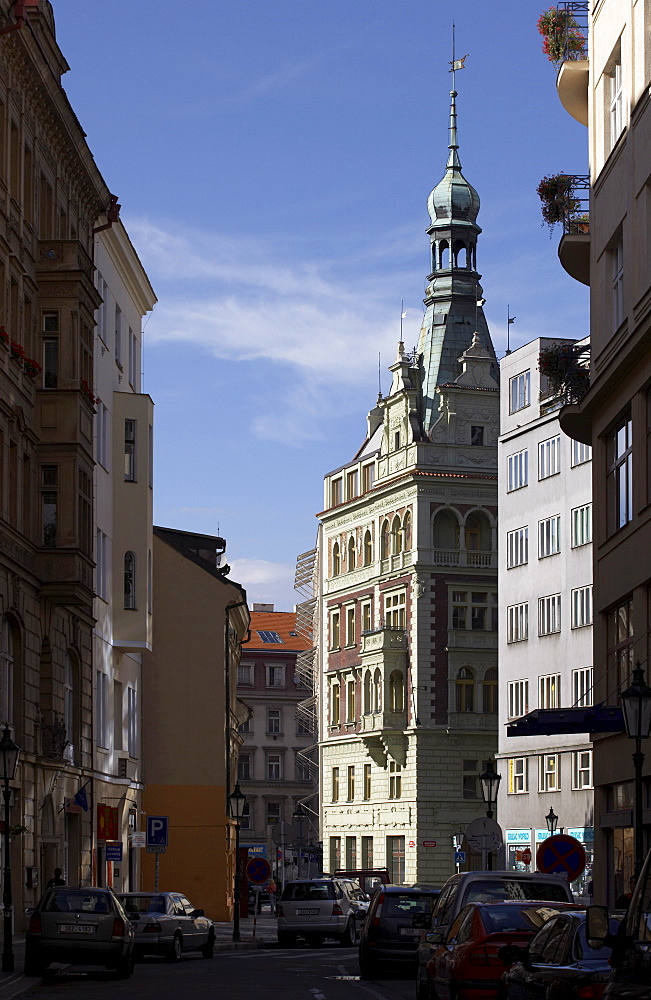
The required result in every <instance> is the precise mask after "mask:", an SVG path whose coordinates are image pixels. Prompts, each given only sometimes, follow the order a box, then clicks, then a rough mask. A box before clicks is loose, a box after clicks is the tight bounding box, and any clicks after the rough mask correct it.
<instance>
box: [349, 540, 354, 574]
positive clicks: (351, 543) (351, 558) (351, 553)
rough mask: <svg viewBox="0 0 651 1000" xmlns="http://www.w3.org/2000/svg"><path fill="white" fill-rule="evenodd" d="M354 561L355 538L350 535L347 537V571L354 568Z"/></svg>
mask: <svg viewBox="0 0 651 1000" xmlns="http://www.w3.org/2000/svg"><path fill="white" fill-rule="evenodd" d="M355 561H356V556H355V539H354V538H353V536H352V535H351V537H350V538H349V539H348V572H349V573H350V572H351V571H352V570H354V569H355Z"/></svg>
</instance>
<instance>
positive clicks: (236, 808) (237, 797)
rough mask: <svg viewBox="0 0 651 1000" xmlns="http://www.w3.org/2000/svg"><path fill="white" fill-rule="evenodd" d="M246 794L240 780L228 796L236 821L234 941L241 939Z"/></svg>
mask: <svg viewBox="0 0 651 1000" xmlns="http://www.w3.org/2000/svg"><path fill="white" fill-rule="evenodd" d="M245 803H246V795H245V794H244V792H243V791H242V789H241V788H240V783H239V781H238V782H237V783H236V785H235V788H234V789H233V791H232V792H231V794H230V795H229V796H228V809H229V811H230V814H231V819H232V820H234V821H235V910H234V913H233V941H239V940H240V824H241V823H242V816H243V815H244V805H245Z"/></svg>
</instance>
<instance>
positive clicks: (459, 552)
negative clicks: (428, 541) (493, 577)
mask: <svg viewBox="0 0 651 1000" xmlns="http://www.w3.org/2000/svg"><path fill="white" fill-rule="evenodd" d="M431 564H432V566H462V567H467V566H472V567H481V568H482V569H494V568H495V567H496V566H497V553H496V552H490V551H482V550H477V549H432V558H431Z"/></svg>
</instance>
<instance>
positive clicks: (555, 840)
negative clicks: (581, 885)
mask: <svg viewBox="0 0 651 1000" xmlns="http://www.w3.org/2000/svg"><path fill="white" fill-rule="evenodd" d="M536 864H537V865H538V870H539V871H541V872H545V874H546V875H550V874H557V875H567V879H568V882H573V881H574V880H575V879H577V878H578V877H579V875H582V874H583V870H584V869H585V850H584V848H583V844H582V843H581V841H579V840H577V839H576V838H575V837H569V836H568V835H567V834H566V833H557V834H554V836H553V837H548V838H547V840H543V842H542V844H541V845H540V847H539V848H538V850H537V852H536Z"/></svg>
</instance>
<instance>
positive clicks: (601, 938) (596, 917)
mask: <svg viewBox="0 0 651 1000" xmlns="http://www.w3.org/2000/svg"><path fill="white" fill-rule="evenodd" d="M585 936H586V938H587V941H588V944H589V945H590V947H591V948H594V950H595V951H597V950H598V949H599V948H603V946H604V945H605V944H607V943H608V938H610V937H611V935H610V932H609V926H608V910H607V909H606V907H605V906H589V907H588V909H587V910H586V913H585Z"/></svg>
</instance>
